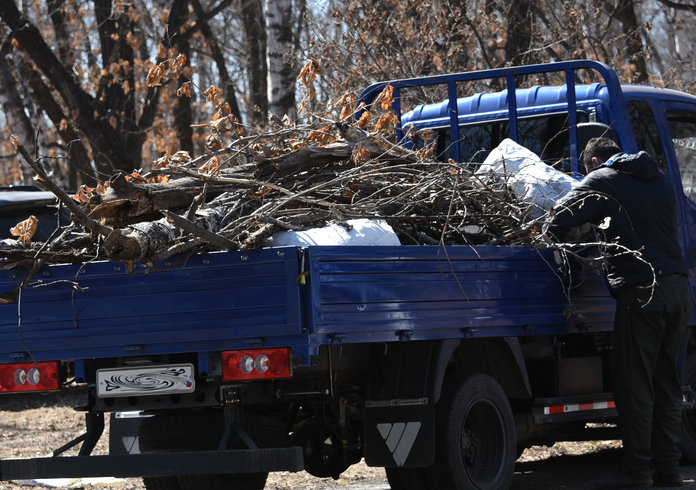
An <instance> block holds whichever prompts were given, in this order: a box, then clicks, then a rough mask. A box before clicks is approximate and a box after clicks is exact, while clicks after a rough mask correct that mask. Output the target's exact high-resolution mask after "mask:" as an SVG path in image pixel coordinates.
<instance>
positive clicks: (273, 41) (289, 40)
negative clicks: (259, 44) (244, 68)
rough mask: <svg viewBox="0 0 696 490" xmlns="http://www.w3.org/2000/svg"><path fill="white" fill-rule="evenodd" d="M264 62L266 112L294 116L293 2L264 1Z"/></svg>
mask: <svg viewBox="0 0 696 490" xmlns="http://www.w3.org/2000/svg"><path fill="white" fill-rule="evenodd" d="M264 7H265V9H266V12H265V17H266V42H267V45H266V59H267V64H268V103H269V110H270V112H271V113H272V114H275V115H276V116H278V117H283V116H285V115H287V116H288V117H289V118H290V119H291V120H294V119H295V117H296V115H297V114H296V109H295V75H296V74H295V70H294V68H293V49H292V47H293V36H292V25H291V24H290V23H289V22H288V19H291V18H292V0H265V1H264Z"/></svg>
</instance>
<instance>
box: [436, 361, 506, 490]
mask: <svg viewBox="0 0 696 490" xmlns="http://www.w3.org/2000/svg"><path fill="white" fill-rule="evenodd" d="M435 437H436V439H435V463H434V464H433V466H432V467H431V468H430V469H429V470H428V473H429V476H430V478H429V479H428V481H429V482H430V486H431V488H433V489H434V488H438V489H440V488H447V489H452V490H455V489H456V490H474V489H499V488H507V487H508V486H509V485H510V480H511V478H512V473H513V471H514V467H515V459H516V454H517V442H516V435H515V422H514V418H513V414H512V409H511V408H510V403H509V402H508V399H507V397H506V396H505V392H503V389H502V388H501V387H500V385H499V384H498V383H497V382H496V381H495V380H494V379H493V378H491V377H490V376H488V375H486V374H473V375H470V376H468V377H465V378H462V377H458V376H454V377H452V378H450V379H448V380H446V382H445V385H444V387H443V394H442V398H441V400H440V402H439V403H438V409H437V419H436V431H435Z"/></svg>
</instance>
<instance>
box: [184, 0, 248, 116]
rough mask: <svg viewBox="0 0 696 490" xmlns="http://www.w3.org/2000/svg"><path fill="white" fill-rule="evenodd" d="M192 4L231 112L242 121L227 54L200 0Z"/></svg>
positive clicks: (193, 0)
mask: <svg viewBox="0 0 696 490" xmlns="http://www.w3.org/2000/svg"><path fill="white" fill-rule="evenodd" d="M192 4H193V10H194V12H195V13H196V24H197V25H199V26H200V29H201V32H202V33H203V35H204V36H205V40H206V42H207V43H208V46H209V47H210V52H211V54H212V56H213V60H214V61H215V66H217V69H218V73H219V74H220V84H221V85H222V87H223V90H224V91H225V92H224V94H225V100H226V101H227V103H228V104H229V105H230V111H231V113H232V114H233V115H234V116H236V117H238V118H239V120H240V121H241V119H242V114H241V112H240V110H239V103H238V102H237V95H236V93H235V86H234V82H233V81H232V79H231V78H230V74H229V72H228V71H227V66H226V60H225V56H224V54H223V53H222V50H221V49H220V45H219V44H218V42H217V40H216V38H215V36H214V35H213V31H212V30H211V29H210V26H209V25H208V20H207V18H208V16H207V14H206V12H205V10H204V9H203V6H202V5H201V2H200V0H192Z"/></svg>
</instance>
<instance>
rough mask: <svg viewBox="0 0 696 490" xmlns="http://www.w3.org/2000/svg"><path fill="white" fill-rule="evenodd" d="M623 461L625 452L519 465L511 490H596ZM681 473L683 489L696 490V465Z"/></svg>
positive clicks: (615, 451) (684, 469) (606, 450)
mask: <svg viewBox="0 0 696 490" xmlns="http://www.w3.org/2000/svg"><path fill="white" fill-rule="evenodd" d="M620 458H621V449H605V450H602V451H598V452H596V453H589V454H581V455H577V456H574V455H563V456H554V457H551V458H548V459H544V460H540V461H531V462H525V463H517V464H516V465H515V474H514V476H513V478H512V484H511V485H510V488H511V489H518V490H521V489H529V490H531V489H535V490H537V489H540V488H549V489H556V488H558V489H568V490H588V489H593V488H595V485H596V483H597V481H598V480H600V479H601V478H604V477H607V476H611V475H612V474H613V473H614V472H615V471H616V468H617V467H618V464H619V460H620ZM681 472H682V476H683V477H684V480H685V485H684V486H683V487H679V488H696V465H688V466H682V467H681Z"/></svg>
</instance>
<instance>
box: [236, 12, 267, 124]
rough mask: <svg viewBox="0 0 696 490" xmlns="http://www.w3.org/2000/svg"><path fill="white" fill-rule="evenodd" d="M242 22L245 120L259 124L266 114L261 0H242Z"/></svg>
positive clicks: (265, 76)
mask: <svg viewBox="0 0 696 490" xmlns="http://www.w3.org/2000/svg"><path fill="white" fill-rule="evenodd" d="M241 13H242V23H243V25H244V32H245V34H246V54H247V56H246V58H247V73H248V74H249V96H250V98H249V104H248V107H247V121H248V123H249V124H250V125H254V126H260V125H262V124H263V123H264V122H265V120H266V115H267V114H268V83H267V76H268V67H267V66H266V56H265V53H266V31H265V29H264V26H263V6H262V4H261V0H242V8H241Z"/></svg>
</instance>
